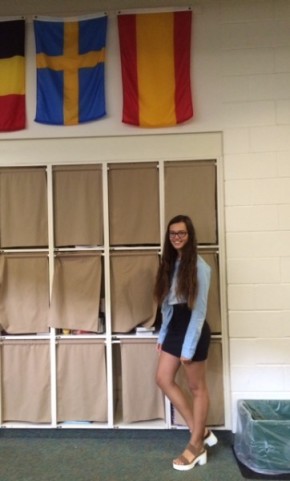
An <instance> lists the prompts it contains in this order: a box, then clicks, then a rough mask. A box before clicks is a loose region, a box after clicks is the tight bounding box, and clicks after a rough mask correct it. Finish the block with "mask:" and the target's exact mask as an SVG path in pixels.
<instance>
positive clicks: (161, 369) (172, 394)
mask: <svg viewBox="0 0 290 481" xmlns="http://www.w3.org/2000/svg"><path fill="white" fill-rule="evenodd" d="M179 367H180V360H179V358H177V357H175V356H172V355H171V354H168V353H167V352H164V351H161V352H160V357H159V363H158V367H157V373H156V382H157V385H158V386H159V387H160V388H161V389H162V391H163V392H164V394H165V395H166V396H167V397H168V399H169V400H170V401H171V402H172V404H173V405H174V406H175V408H176V409H177V410H178V412H179V413H180V414H181V416H182V417H183V419H184V420H185V422H186V424H187V425H188V427H189V429H190V431H191V432H193V429H194V418H193V413H192V407H191V406H190V405H189V404H188V402H187V399H186V397H185V396H184V394H183V392H182V390H181V389H180V387H179V386H178V384H176V382H175V376H176V373H177V371H178V369H179Z"/></svg>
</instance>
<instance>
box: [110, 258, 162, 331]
mask: <svg viewBox="0 0 290 481" xmlns="http://www.w3.org/2000/svg"><path fill="white" fill-rule="evenodd" d="M158 265H159V258H158V253H157V252H145V251H136V252H114V253H112V255H111V298H112V331H113V332H119V333H122V332H123V333H126V332H129V331H131V330H132V329H134V328H135V327H136V326H138V325H143V326H146V327H150V326H152V325H153V324H154V321H155V316H156V309H157V306H156V303H155V302H154V300H153V287H154V282H155V277H156V273H157V269H158Z"/></svg>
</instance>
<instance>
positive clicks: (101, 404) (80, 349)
mask: <svg viewBox="0 0 290 481" xmlns="http://www.w3.org/2000/svg"><path fill="white" fill-rule="evenodd" d="M57 420H58V421H59V422H61V421H97V422H106V421H107V380H106V358H105V346H104V343H103V342H100V341H96V340H84V341H82V340H60V341H59V342H58V345H57Z"/></svg>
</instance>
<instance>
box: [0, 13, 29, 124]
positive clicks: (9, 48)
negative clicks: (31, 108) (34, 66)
mask: <svg viewBox="0 0 290 481" xmlns="http://www.w3.org/2000/svg"><path fill="white" fill-rule="evenodd" d="M24 43H25V21H24V20H10V21H5V22H0V131H1V132H11V131H14V130H21V129H24V128H25V123H26V118H25V117H26V115H25V56H24Z"/></svg>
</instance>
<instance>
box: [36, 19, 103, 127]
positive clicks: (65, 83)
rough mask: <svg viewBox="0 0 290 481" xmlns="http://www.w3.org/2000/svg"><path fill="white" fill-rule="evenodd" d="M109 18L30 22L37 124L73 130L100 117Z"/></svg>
mask: <svg viewBox="0 0 290 481" xmlns="http://www.w3.org/2000/svg"><path fill="white" fill-rule="evenodd" d="M106 31H107V17H106V16H102V17H98V18H92V19H88V20H80V21H74V22H71V21H64V22H63V21H61V22H60V21H43V20H35V21H34V34H35V43H36V67H37V103H36V104H37V105H36V117H35V120H36V122H40V123H43V124H54V125H76V124H79V123H82V122H88V121H91V120H96V119H99V118H101V117H103V116H104V115H105V114H106V108H105V86H104V69H105V43H106Z"/></svg>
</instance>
